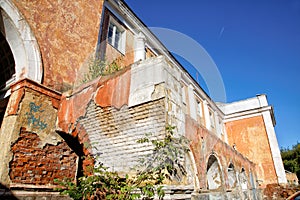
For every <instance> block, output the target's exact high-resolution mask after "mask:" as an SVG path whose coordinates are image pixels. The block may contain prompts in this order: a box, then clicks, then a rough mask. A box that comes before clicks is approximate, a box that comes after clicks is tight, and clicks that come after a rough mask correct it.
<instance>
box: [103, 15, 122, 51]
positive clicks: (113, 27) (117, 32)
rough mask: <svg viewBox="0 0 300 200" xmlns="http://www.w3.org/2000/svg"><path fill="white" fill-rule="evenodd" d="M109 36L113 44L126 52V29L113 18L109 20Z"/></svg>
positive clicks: (109, 40)
mask: <svg viewBox="0 0 300 200" xmlns="http://www.w3.org/2000/svg"><path fill="white" fill-rule="evenodd" d="M107 38H108V43H109V44H110V45H111V46H113V47H114V48H116V49H117V50H119V51H120V52H121V53H123V54H124V53H125V30H124V29H123V28H122V27H121V25H119V24H118V23H117V22H116V21H115V20H113V19H111V20H110V22H109V27H108V34H107Z"/></svg>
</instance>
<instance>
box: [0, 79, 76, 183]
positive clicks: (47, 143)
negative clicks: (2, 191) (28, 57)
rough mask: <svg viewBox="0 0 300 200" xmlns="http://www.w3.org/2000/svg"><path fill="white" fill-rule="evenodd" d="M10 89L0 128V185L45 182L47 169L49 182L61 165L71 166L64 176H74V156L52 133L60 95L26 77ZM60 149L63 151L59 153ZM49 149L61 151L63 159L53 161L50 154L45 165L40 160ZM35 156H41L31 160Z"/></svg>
mask: <svg viewBox="0 0 300 200" xmlns="http://www.w3.org/2000/svg"><path fill="white" fill-rule="evenodd" d="M11 91H12V94H11V97H10V99H9V102H8V107H7V111H6V114H5V116H4V119H3V126H2V127H1V130H0V131H1V132H0V143H1V148H2V152H1V154H0V182H1V183H2V184H4V185H9V184H11V183H21V184H31V185H36V184H42V183H45V182H46V180H45V177H43V170H42V169H46V168H47V169H48V170H49V171H50V172H51V171H52V172H53V174H52V175H53V176H52V177H51V176H50V177H49V178H50V179H51V178H52V181H50V182H49V184H51V183H53V178H54V176H55V177H56V176H57V174H60V175H61V177H62V175H63V173H62V172H63V169H62V168H61V167H62V166H65V167H66V166H70V165H72V166H73V168H70V173H71V174H69V175H70V176H69V175H68V174H66V175H68V176H69V177H72V178H75V176H76V169H77V166H76V159H75V158H76V155H75V154H74V152H72V150H71V149H70V148H68V147H67V145H66V143H64V141H63V139H62V138H61V137H60V136H59V135H58V134H57V133H56V132H55V122H56V117H57V108H58V105H59V99H60V94H59V93H57V92H54V91H52V90H50V89H48V88H46V87H44V86H42V85H39V84H37V83H35V82H33V81H30V80H27V79H25V80H22V81H20V82H17V83H16V84H14V85H13V86H12V88H11ZM20 130H22V131H20ZM49 148H50V149H51V150H50V149H49ZM61 148H62V149H61ZM62 150H64V151H63V152H61V151H62ZM49 151H51V152H53V153H54V152H57V153H62V154H63V155H64V154H65V156H66V159H67V160H65V161H63V160H60V159H58V160H57V159H55V156H54V155H53V156H54V157H52V158H53V162H50V163H48V164H46V161H45V160H44V161H43V159H45V157H48V156H49V157H48V158H51V156H50V155H48V154H47V153H49ZM28 156H29V157H28ZM38 158H41V159H39V160H34V159H38ZM42 158H43V159H42ZM74 159H75V160H74ZM30 160H32V161H30ZM39 162H41V163H40V164H39ZM59 163H60V164H61V165H58V164H59ZM74 165H75V166H74ZM32 167H34V168H35V170H33V169H32ZM54 168H55V170H56V171H55V173H54V171H53V170H54ZM56 168H59V169H56ZM51 169H52V170H51ZM29 172H30V173H29ZM44 173H45V172H44ZM29 180H30V181H29ZM44 186H45V187H47V186H49V185H48V184H44Z"/></svg>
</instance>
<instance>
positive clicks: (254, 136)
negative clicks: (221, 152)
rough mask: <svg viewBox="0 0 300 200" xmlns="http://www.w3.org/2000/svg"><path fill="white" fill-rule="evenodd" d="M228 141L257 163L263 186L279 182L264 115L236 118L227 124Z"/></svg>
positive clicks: (257, 170) (259, 177)
mask: <svg viewBox="0 0 300 200" xmlns="http://www.w3.org/2000/svg"><path fill="white" fill-rule="evenodd" d="M225 126H226V131H227V135H228V143H229V144H230V145H231V146H233V145H235V147H236V150H237V151H238V152H240V153H242V154H243V155H245V156H246V157H247V158H248V159H250V160H251V161H253V162H254V163H256V172H257V176H258V180H266V181H265V182H259V183H260V184H261V186H265V185H266V184H269V183H277V179H276V177H277V176H276V172H275V168H274V163H273V159H272V154H271V149H270V145H269V143H268V142H267V141H268V136H267V132H266V128H265V125H264V120H263V117H262V116H256V117H251V118H246V119H240V120H235V121H232V122H227V123H226V124H225Z"/></svg>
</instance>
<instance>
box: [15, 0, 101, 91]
mask: <svg viewBox="0 0 300 200" xmlns="http://www.w3.org/2000/svg"><path fill="white" fill-rule="evenodd" d="M103 1H104V0H88V1H86V0H76V1H52V0H43V1H28V0H21V1H18V0H13V3H14V4H15V6H16V7H17V8H18V9H19V11H20V13H21V14H22V15H23V16H24V18H25V19H26V21H27V23H28V24H29V26H30V28H31V30H32V32H33V34H34V35H35V37H36V39H37V41H38V45H39V48H40V51H41V55H42V62H43V70H44V76H43V84H45V85H46V86H48V87H51V88H53V89H56V90H59V91H62V90H66V89H70V87H71V86H72V84H73V82H74V81H75V79H76V76H77V74H76V73H77V71H78V69H79V68H80V67H81V65H82V64H83V63H84V61H85V60H86V59H87V58H88V56H89V55H90V54H91V53H93V52H95V49H96V45H97V40H98V33H99V26H100V18H101V12H102V5H103Z"/></svg>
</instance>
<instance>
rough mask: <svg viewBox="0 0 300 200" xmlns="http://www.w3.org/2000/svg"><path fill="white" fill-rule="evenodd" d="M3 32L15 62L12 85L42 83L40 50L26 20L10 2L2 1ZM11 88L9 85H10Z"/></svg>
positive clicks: (0, 4) (0, 5)
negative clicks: (27, 79) (23, 80)
mask: <svg viewBox="0 0 300 200" xmlns="http://www.w3.org/2000/svg"><path fill="white" fill-rule="evenodd" d="M0 11H1V15H2V20H3V22H1V23H2V30H1V31H2V32H3V34H4V36H5V38H6V40H7V42H8V44H9V46H10V48H11V51H12V53H13V56H14V60H15V70H16V73H15V76H14V80H12V81H11V83H13V82H16V81H18V80H20V79H22V78H29V79H31V80H34V81H36V82H38V83H41V81H42V77H43V68H42V60H41V54H40V49H39V46H38V43H37V40H36V38H35V36H34V35H33V33H32V31H31V29H30V27H29V25H28V23H27V22H26V20H25V18H24V17H23V16H22V15H21V14H20V12H19V11H18V9H17V8H16V6H14V5H13V3H12V2H11V1H10V0H0ZM8 87H9V85H8Z"/></svg>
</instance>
